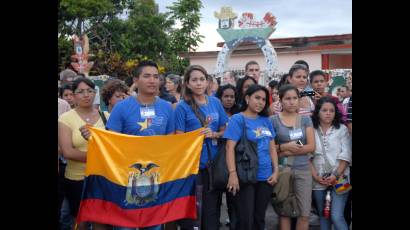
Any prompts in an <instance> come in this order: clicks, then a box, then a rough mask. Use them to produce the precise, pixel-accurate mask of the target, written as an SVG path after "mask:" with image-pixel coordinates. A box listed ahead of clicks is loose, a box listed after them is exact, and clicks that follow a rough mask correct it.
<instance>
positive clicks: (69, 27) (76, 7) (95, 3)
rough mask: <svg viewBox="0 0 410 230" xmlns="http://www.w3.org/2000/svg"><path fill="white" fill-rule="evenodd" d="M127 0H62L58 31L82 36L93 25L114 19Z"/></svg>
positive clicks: (62, 33)
mask: <svg viewBox="0 0 410 230" xmlns="http://www.w3.org/2000/svg"><path fill="white" fill-rule="evenodd" d="M127 2H128V1H127V0H61V1H60V2H59V11H58V13H59V14H58V21H59V23H58V25H59V26H58V32H59V34H61V35H67V34H69V35H72V34H77V35H79V36H80V35H82V33H83V32H87V30H88V29H89V28H91V27H92V26H93V25H95V24H98V23H102V22H103V21H104V20H106V19H112V18H113V17H115V15H117V14H118V13H121V12H122V11H123V9H124V8H125V7H126V5H127ZM84 27H86V28H84Z"/></svg>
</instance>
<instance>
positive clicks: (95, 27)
mask: <svg viewBox="0 0 410 230" xmlns="http://www.w3.org/2000/svg"><path fill="white" fill-rule="evenodd" d="M201 7H202V3H201V1H199V0H179V1H177V2H175V3H173V5H172V6H170V7H168V9H169V10H170V12H166V13H159V12H158V5H157V4H156V3H155V1H154V0H61V1H60V5H59V22H58V25H59V27H58V32H59V34H58V38H59V39H58V47H59V54H58V55H59V57H58V58H59V70H60V71H61V70H62V69H64V68H65V67H66V65H67V64H69V63H70V62H71V60H70V56H71V55H72V54H73V45H72V41H71V40H69V38H70V37H71V36H72V35H73V34H77V35H81V34H82V33H86V34H87V35H88V37H89V41H90V54H91V56H90V60H89V61H94V66H93V68H92V69H91V72H90V75H99V74H108V75H112V74H114V73H115V74H116V75H118V76H119V77H120V78H126V77H127V76H129V75H130V68H132V66H134V65H135V63H137V62H138V61H139V60H141V59H144V58H145V59H152V60H154V61H157V62H158V63H159V64H160V65H162V66H164V67H165V70H166V71H172V72H174V73H178V74H182V73H183V72H184V69H185V68H186V67H187V66H188V65H189V58H188V59H187V58H182V57H181V56H180V54H181V53H186V52H188V51H194V50H195V48H196V47H197V46H198V43H199V42H201V38H203V36H201V35H199V33H198V31H197V29H198V27H199V25H200V13H199V11H200V8H201ZM124 10H126V12H127V16H125V14H124V12H125V11H124ZM177 22H178V25H180V26H178V28H176V23H177ZM130 63H131V64H130ZM132 63H133V64H132Z"/></svg>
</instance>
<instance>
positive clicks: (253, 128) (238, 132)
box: [224, 113, 276, 181]
mask: <svg viewBox="0 0 410 230" xmlns="http://www.w3.org/2000/svg"><path fill="white" fill-rule="evenodd" d="M244 120H245V123H246V136H247V138H248V140H250V141H252V142H256V143H257V145H258V164H259V165H258V174H257V180H258V181H266V180H267V179H268V178H269V177H270V176H271V175H272V173H273V171H272V159H271V157H270V153H269V147H270V141H271V140H274V138H275V136H276V133H275V131H274V130H273V126H272V123H271V122H270V120H269V118H268V117H262V116H258V117H256V118H249V117H245V116H244V115H243V114H242V113H238V114H235V115H233V116H232V117H231V119H230V120H229V122H228V126H227V127H226V130H225V133H224V138H227V139H229V140H233V141H236V142H238V141H239V140H240V139H241V137H242V133H243V127H244Z"/></svg>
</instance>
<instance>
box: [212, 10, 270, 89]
mask: <svg viewBox="0 0 410 230" xmlns="http://www.w3.org/2000/svg"><path fill="white" fill-rule="evenodd" d="M214 15H215V17H216V18H218V19H219V28H218V29H217V31H218V33H219V34H220V35H221V36H222V38H223V39H224V40H225V44H224V46H223V47H222V50H221V51H220V52H219V54H218V59H217V61H216V71H215V75H216V76H218V77H220V76H222V75H223V73H224V71H225V70H226V67H227V66H228V61H229V59H230V56H231V54H232V52H233V51H234V50H235V49H236V48H237V47H238V46H239V45H240V44H242V43H248V42H250V43H255V44H256V45H257V47H258V48H259V49H261V50H262V52H263V55H264V57H265V75H264V76H261V79H260V80H259V83H262V84H265V83H266V77H267V76H272V75H273V73H274V72H277V71H278V58H277V54H276V51H275V49H274V48H273V46H272V44H271V43H270V41H269V36H270V35H271V34H272V33H273V32H274V31H275V25H276V24H277V22H276V18H275V17H274V16H273V15H272V14H271V13H270V12H268V13H266V14H265V17H264V18H263V20H261V21H256V20H254V19H253V14H252V13H243V14H242V17H241V19H239V29H234V20H235V19H236V18H237V15H236V13H234V12H233V11H232V8H231V7H222V8H221V12H215V14H214Z"/></svg>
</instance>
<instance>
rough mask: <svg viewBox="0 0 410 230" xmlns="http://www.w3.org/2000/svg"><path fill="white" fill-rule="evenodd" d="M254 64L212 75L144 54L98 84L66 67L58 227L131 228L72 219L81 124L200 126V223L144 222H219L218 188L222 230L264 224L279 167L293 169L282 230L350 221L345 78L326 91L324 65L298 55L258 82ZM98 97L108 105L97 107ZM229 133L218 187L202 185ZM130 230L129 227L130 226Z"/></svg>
mask: <svg viewBox="0 0 410 230" xmlns="http://www.w3.org/2000/svg"><path fill="white" fill-rule="evenodd" d="M260 75H261V70H260V67H259V64H258V63H257V62H255V61H249V62H248V63H246V65H245V76H244V77H241V78H238V77H237V76H235V75H234V74H233V73H232V72H226V73H225V74H224V75H223V77H221V78H220V79H216V78H214V77H212V76H210V75H209V74H208V73H207V71H206V70H205V69H204V68H203V67H202V66H200V65H191V66H189V67H188V68H187V69H186V71H185V73H184V75H183V76H179V75H177V74H173V73H167V74H164V75H163V74H159V71H158V66H157V64H156V63H154V62H152V61H142V62H141V63H139V65H138V66H137V67H136V68H135V70H134V72H133V77H132V80H131V79H130V80H128V81H126V82H125V81H122V80H119V79H109V80H107V81H106V82H105V83H104V85H103V87H102V88H101V89H98V90H97V87H96V85H95V84H94V83H93V82H92V81H91V80H89V79H88V78H87V77H85V76H84V75H81V74H80V75H79V74H77V73H76V72H74V71H72V70H70V69H66V70H64V71H62V72H61V73H60V80H61V86H60V87H59V90H58V97H59V98H58V175H59V187H58V193H59V202H58V203H59V207H58V222H59V227H60V229H72V228H75V227H78V229H89V228H90V227H91V228H92V229H132V228H124V227H122V226H109V225H106V224H102V223H80V224H79V225H78V226H76V224H75V218H76V217H77V214H78V210H79V205H80V201H81V194H82V188H83V181H84V173H85V165H86V162H87V145H88V142H87V140H88V139H89V137H90V135H91V134H90V132H89V130H88V129H87V127H86V125H92V126H94V127H99V128H105V129H107V130H110V131H113V132H118V133H123V134H128V135H137V136H152V135H173V134H179V133H185V132H190V131H192V130H196V129H198V128H201V127H204V131H203V134H204V135H205V140H204V143H203V148H202V152H201V157H200V165H199V172H198V175H197V180H196V181H197V183H198V184H201V185H203V187H204V189H203V194H202V196H201V202H202V210H201V212H200V213H201V221H200V222H199V221H196V220H192V219H182V220H176V221H175V222H173V223H166V224H163V225H158V226H151V227H146V228H142V229H150V230H151V229H155V230H157V229H158V230H159V229H167V230H173V229H177V228H179V229H186V230H188V229H189V230H190V229H204V230H208V229H212V230H214V229H219V227H220V225H221V223H220V215H221V202H222V198H223V193H225V194H226V196H225V197H226V199H227V201H226V203H227V206H228V214H229V228H230V229H238V230H252V229H257V230H264V229H266V227H265V225H266V224H265V214H266V210H267V207H268V205H269V203H270V199H271V194H272V191H273V188H274V186H275V184H276V183H277V182H278V177H279V175H280V170H279V168H280V165H288V166H290V167H291V173H292V175H293V178H294V180H293V184H292V186H293V189H294V192H295V194H296V198H297V208H298V210H299V211H300V215H299V216H298V217H297V218H290V217H288V216H281V215H279V227H280V229H281V230H290V229H294V228H295V229H298V230H307V229H308V228H309V216H310V215H312V214H311V213H312V210H313V212H314V213H317V214H318V215H319V218H320V228H321V229H322V230H330V229H331V226H333V229H336V230H346V229H350V227H349V226H350V225H351V202H352V201H351V191H349V192H346V193H340V192H338V191H337V189H336V188H335V187H334V185H335V184H337V183H339V182H340V181H342V180H343V181H345V183H350V184H351V173H352V145H351V142H352V141H351V136H352V83H351V82H352V79H351V75H350V76H349V79H348V81H347V82H348V83H347V84H346V85H345V86H343V87H341V88H340V92H338V95H336V96H333V95H331V94H330V93H328V92H327V91H326V88H327V86H328V80H329V79H327V76H326V74H325V73H324V72H323V71H322V70H314V71H310V70H309V65H308V63H306V62H305V61H303V60H299V61H297V62H295V64H293V65H292V66H290V68H289V72H288V73H287V74H285V75H284V76H283V77H282V78H281V80H280V81H279V82H278V81H275V80H272V81H271V82H269V84H268V85H267V86H262V85H258V80H259V78H260ZM100 97H101V99H102V101H103V102H104V103H105V104H106V105H107V108H108V111H102V110H101V109H100V106H99V105H100ZM243 133H245V134H246V136H247V138H248V140H249V141H251V142H254V143H256V146H257V157H258V171H257V183H255V184H243V183H241V182H240V180H239V179H238V174H237V171H236V165H235V153H234V152H235V146H236V145H237V143H238V142H239V141H240V139H241V137H242V134H243ZM222 140H225V141H226V167H227V169H228V172H229V179H228V184H227V186H226V190H225V191H219V190H211V189H210V188H209V181H210V178H209V175H210V174H209V172H208V170H209V168H208V167H207V162H209V160H210V159H209V158H212V159H214V158H215V157H216V155H217V153H218V146H219V145H221V143H222ZM329 191H330V194H331V198H332V199H331V206H330V207H331V211H330V213H331V215H330V217H326V216H324V215H323V213H324V209H325V202H326V194H327V193H328V192H329ZM134 229H135V228H134Z"/></svg>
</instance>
